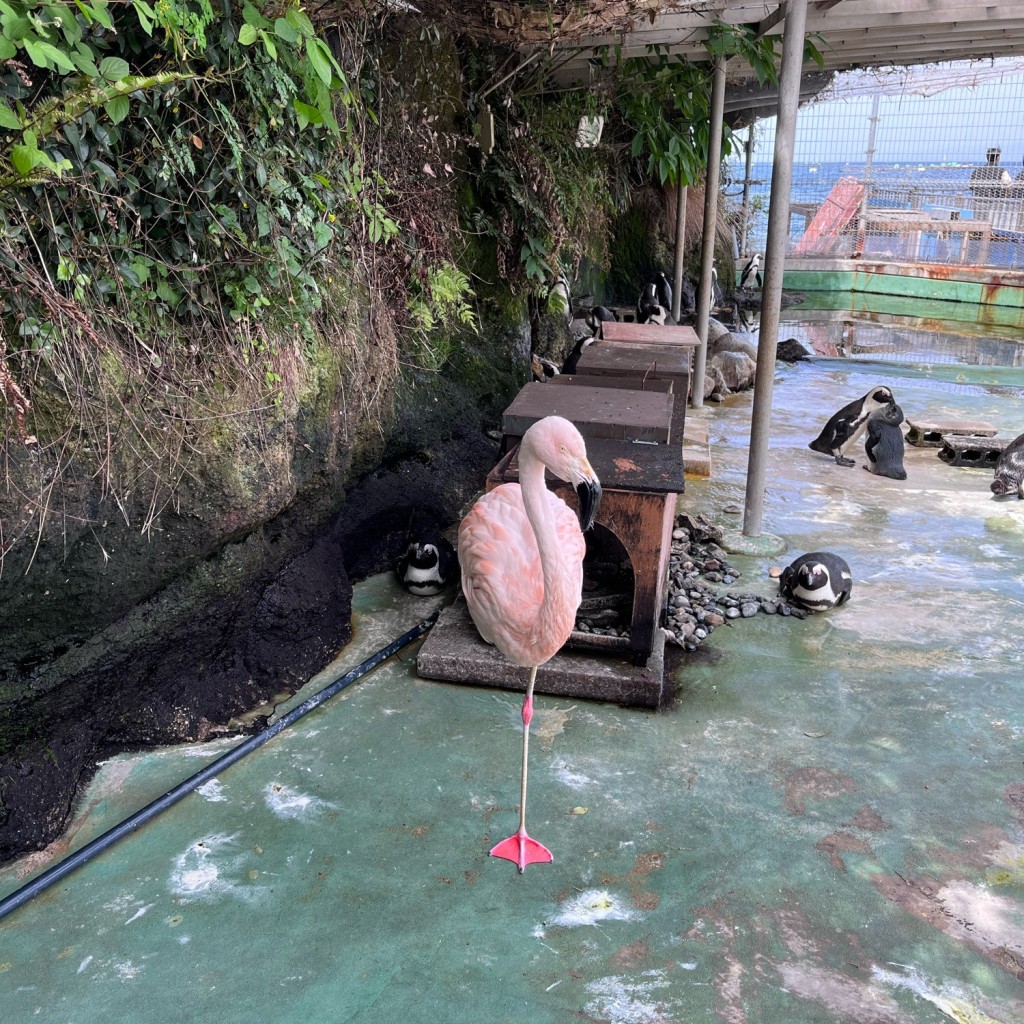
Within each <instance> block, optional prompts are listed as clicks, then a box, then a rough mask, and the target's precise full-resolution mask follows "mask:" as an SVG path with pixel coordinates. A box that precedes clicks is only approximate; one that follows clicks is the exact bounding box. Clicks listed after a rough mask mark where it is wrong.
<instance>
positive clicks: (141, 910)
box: [125, 903, 156, 924]
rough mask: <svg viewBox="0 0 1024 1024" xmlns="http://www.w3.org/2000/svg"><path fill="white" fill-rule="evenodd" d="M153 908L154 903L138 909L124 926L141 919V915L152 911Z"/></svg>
mask: <svg viewBox="0 0 1024 1024" xmlns="http://www.w3.org/2000/svg"><path fill="white" fill-rule="evenodd" d="M155 906H156V904H155V903H147V904H146V905H145V906H144V907H139V909H138V910H136V911H135V913H134V914H132V916H131V917H129V918H128V920H127V921H125V924H131V923H132V921H137V920H138V919H139V918H140V917H142V915H143V914H145V913H146V911H147V910H152V909H153V907H155Z"/></svg>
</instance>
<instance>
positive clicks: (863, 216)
mask: <svg viewBox="0 0 1024 1024" xmlns="http://www.w3.org/2000/svg"><path fill="white" fill-rule="evenodd" d="M879 99H880V96H879V94H878V93H877V92H876V93H875V94H874V96H872V97H871V117H870V118H868V122H869V125H870V127H869V128H868V148H867V152H866V153H865V154H864V195H862V196H861V199H860V216H859V217H858V218H857V251H856V252H855V253H854V254H853V255H854V257H855V258H857V259H860V257H861V255H862V254H863V252H864V241H865V238H866V235H867V220H868V200H869V199H870V198H871V164H872V162H873V161H874V159H875V135H876V134H877V132H878V101H879Z"/></svg>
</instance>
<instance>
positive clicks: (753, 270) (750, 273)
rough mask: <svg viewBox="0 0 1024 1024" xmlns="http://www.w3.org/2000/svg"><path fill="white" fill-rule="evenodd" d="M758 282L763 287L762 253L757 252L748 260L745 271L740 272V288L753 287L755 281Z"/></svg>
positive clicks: (758, 285)
mask: <svg viewBox="0 0 1024 1024" xmlns="http://www.w3.org/2000/svg"><path fill="white" fill-rule="evenodd" d="M755 281H756V282H757V287H758V288H760V287H761V284H762V282H761V254H760V253H759V252H755V253H754V255H753V256H751V257H750V259H749V260H747V264H746V266H745V267H744V268H743V273H742V274H740V288H753V287H754V282H755Z"/></svg>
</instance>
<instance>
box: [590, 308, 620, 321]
mask: <svg viewBox="0 0 1024 1024" xmlns="http://www.w3.org/2000/svg"><path fill="white" fill-rule="evenodd" d="M590 316H591V317H593V319H595V320H598V321H600V322H601V323H603V324H606V323H609V322H610V321H616V322H617V321H618V319H619V314H618V313H616V312H615V310H614V309H609V308H608V307H607V306H594V307H593V309H591V311H590ZM587 322H588V323H589V322H590V321H589V320H588V321H587Z"/></svg>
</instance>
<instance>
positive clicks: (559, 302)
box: [544, 274, 572, 323]
mask: <svg viewBox="0 0 1024 1024" xmlns="http://www.w3.org/2000/svg"><path fill="white" fill-rule="evenodd" d="M544 308H545V310H546V311H547V312H548V313H563V314H564V315H565V319H566V320H567V321H568V322H569V323H572V291H571V289H570V288H569V279H568V278H567V277H566V276H565V274H559V275H558V279H557V280H556V281H555V283H554V284H553V285H552V286H551V287H550V288H549V289H548V295H547V298H546V299H545V300H544Z"/></svg>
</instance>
